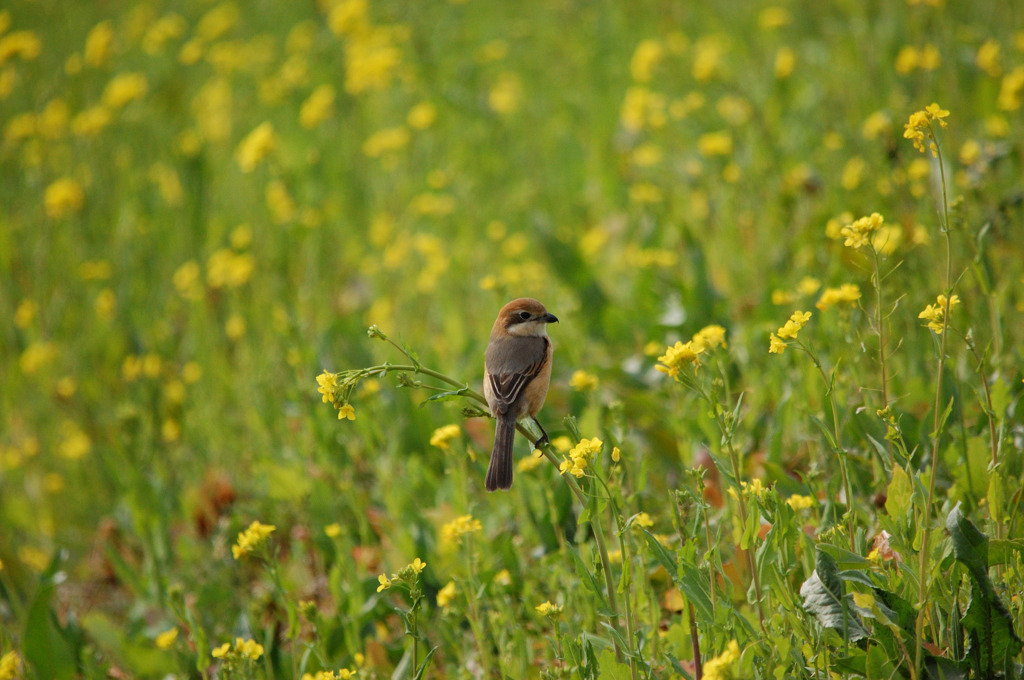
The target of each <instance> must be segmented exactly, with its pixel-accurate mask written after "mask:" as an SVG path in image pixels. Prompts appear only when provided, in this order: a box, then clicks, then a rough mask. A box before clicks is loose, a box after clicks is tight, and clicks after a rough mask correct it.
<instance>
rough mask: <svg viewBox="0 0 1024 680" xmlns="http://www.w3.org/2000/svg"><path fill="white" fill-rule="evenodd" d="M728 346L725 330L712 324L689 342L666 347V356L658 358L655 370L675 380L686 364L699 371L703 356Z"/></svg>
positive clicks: (697, 333)
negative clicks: (701, 356)
mask: <svg viewBox="0 0 1024 680" xmlns="http://www.w3.org/2000/svg"><path fill="white" fill-rule="evenodd" d="M727 346H728V345H726V342H725V328H723V327H722V326H719V325H718V324H711V325H710V326H705V327H704V328H702V329H700V330H699V331H697V332H696V333H694V334H693V337H692V338H690V341H689V342H687V343H683V342H681V341H676V344H674V345H669V346H668V347H666V348H665V354H663V355H662V356H660V357H658V361H659V362H660V363H659V365H657V366H655V368H656V369H657V370H659V371H661V372H662V373H667V374H668V375H669V376H671V377H673V378H675V377H677V376H678V375H679V369H680V368H681V367H682V366H683V365H684V364H686V363H690V364H692V365H693V367H694V370H697V369H698V368H700V355H701V354H703V353H704V352H706V351H707V350H709V349H715V348H716V347H727Z"/></svg>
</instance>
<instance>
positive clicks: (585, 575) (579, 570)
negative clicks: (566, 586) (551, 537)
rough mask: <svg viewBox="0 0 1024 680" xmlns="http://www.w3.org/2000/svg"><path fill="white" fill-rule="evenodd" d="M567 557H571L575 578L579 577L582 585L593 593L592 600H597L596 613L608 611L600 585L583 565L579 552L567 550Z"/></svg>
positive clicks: (571, 549) (573, 549)
mask: <svg viewBox="0 0 1024 680" xmlns="http://www.w3.org/2000/svg"><path fill="white" fill-rule="evenodd" d="M569 555H570V557H572V563H573V566H574V567H575V568H576V576H578V577H579V579H580V581H582V582H583V585H584V586H586V587H587V589H589V590H590V592H591V593H593V595H594V598H595V599H596V600H597V608H598V611H604V610H607V609H608V602H607V600H605V596H604V591H603V590H602V589H601V584H599V583H598V582H597V577H596V576H595V575H594V574H592V573H591V571H590V570H589V569H587V565H585V564H584V563H583V559H582V558H581V557H580V554H579V551H577V550H576V548H571V547H570V548H569Z"/></svg>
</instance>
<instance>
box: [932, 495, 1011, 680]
mask: <svg viewBox="0 0 1024 680" xmlns="http://www.w3.org/2000/svg"><path fill="white" fill-rule="evenodd" d="M946 530H947V531H948V532H949V535H950V538H951V539H952V542H953V555H954V557H955V558H956V561H957V562H959V563H960V564H962V565H964V567H966V568H967V572H968V575H969V576H970V580H971V600H970V603H969V604H968V606H967V611H965V612H964V615H963V617H962V618H961V619H960V622H961V624H962V625H963V628H964V631H965V632H966V634H967V648H966V649H965V655H966V657H967V659H966V660H967V662H968V663H969V664H970V666H971V668H973V669H974V673H975V675H976V676H977V677H995V675H996V673H998V672H1001V671H1003V670H1004V669H1005V668H1006V667H1007V666H1008V665H1009V664H1011V663H1012V660H1013V659H1015V658H1016V657H1017V655H1018V654H1020V652H1021V649H1022V647H1024V643H1022V641H1021V639H1020V638H1019V637H1018V636H1017V633H1016V631H1015V630H1014V628H1013V617H1012V616H1011V614H1010V612H1009V610H1007V608H1006V605H1004V604H1003V602H1002V600H1000V599H999V596H998V595H997V594H996V592H995V588H994V587H993V586H992V581H991V580H990V579H989V576H988V538H987V537H986V536H985V534H983V533H981V531H979V530H978V528H977V527H976V526H974V524H973V523H972V522H971V521H970V520H969V519H967V517H965V516H964V514H963V513H962V512H961V511H960V504H959V503H957V505H956V506H955V507H954V508H953V510H952V511H950V513H949V515H948V516H947V517H946Z"/></svg>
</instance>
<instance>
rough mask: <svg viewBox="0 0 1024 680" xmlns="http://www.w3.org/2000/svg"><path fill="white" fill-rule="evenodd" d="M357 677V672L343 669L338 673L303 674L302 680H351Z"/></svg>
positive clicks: (318, 672)
mask: <svg viewBox="0 0 1024 680" xmlns="http://www.w3.org/2000/svg"><path fill="white" fill-rule="evenodd" d="M354 677H356V671H354V670H352V669H351V668H341V669H339V670H337V671H317V672H316V673H303V674H302V680H350V679H351V678H354Z"/></svg>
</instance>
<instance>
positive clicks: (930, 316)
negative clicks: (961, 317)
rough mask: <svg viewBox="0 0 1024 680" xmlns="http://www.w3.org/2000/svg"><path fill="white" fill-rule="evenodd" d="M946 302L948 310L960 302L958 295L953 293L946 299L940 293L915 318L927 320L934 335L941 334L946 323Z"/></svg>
mask: <svg viewBox="0 0 1024 680" xmlns="http://www.w3.org/2000/svg"><path fill="white" fill-rule="evenodd" d="M947 303H948V304H949V309H950V311H952V309H953V307H955V306H956V305H958V304H960V297H959V296H958V295H953V296H951V297H950V298H949V299H948V300H947V299H946V296H945V295H941V294H940V295H939V296H938V297H937V298H935V304H934V305H928V306H927V307H925V308H924V311H922V312H921V313H920V314H918V315H917V318H919V319H925V320H926V321H927V322H928V328H930V329H932V330H933V331H935V334H936V335H942V329H943V328H944V327H945V325H946V305H947Z"/></svg>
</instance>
